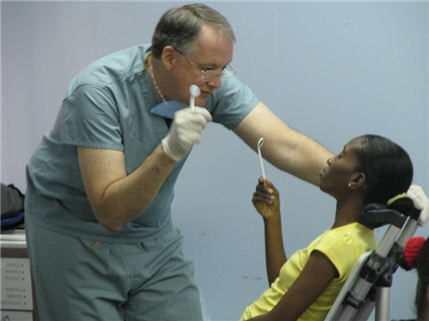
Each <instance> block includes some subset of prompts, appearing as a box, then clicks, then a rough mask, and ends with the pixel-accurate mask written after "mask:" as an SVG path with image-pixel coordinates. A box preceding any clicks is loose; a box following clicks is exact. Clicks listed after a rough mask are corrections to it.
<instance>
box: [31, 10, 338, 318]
mask: <svg viewBox="0 0 429 321" xmlns="http://www.w3.org/2000/svg"><path fill="white" fill-rule="evenodd" d="M234 41H235V36H234V32H233V30H232V28H231V26H230V25H229V23H228V21H227V20H226V19H225V18H224V17H223V16H222V15H220V14H219V13H218V12H216V11H214V10H213V9H211V8H209V7H207V6H204V5H200V4H193V5H187V6H183V7H181V8H174V9H172V10H170V11H168V12H167V13H165V14H164V16H163V17H162V18H161V20H160V22H159V23H158V25H157V27H156V30H155V33H154V36H153V39H152V44H148V45H140V46H136V47H132V48H129V49H125V50H122V51H119V52H117V53H114V54H111V55H109V56H107V57H104V58H102V59H99V60H97V61H95V62H94V63H92V64H91V65H89V66H88V67H87V68H85V69H84V70H83V71H82V72H81V73H80V74H79V75H78V76H76V78H75V79H74V80H73V81H72V83H71V85H70V86H69V89H68V91H67V94H66V97H65V98H64V101H63V103H62V106H61V109H60V111H59V114H58V117H57V120H56V122H55V125H54V127H53V129H52V130H51V131H50V132H48V133H47V134H45V135H44V137H43V140H42V142H41V143H40V145H39V146H38V147H37V149H36V151H35V152H34V154H33V156H32V158H31V160H30V162H29V163H28V166H27V182H28V183H27V184H28V189H27V193H26V214H27V219H26V223H27V227H26V231H27V241H28V249H29V254H30V260H31V266H32V271H33V274H34V279H35V285H36V293H37V298H38V301H39V313H40V319H41V320H44V321H49V320H52V321H58V320H67V321H71V320H100V321H101V320H103V321H107V320H174V321H179V320H186V321H191V320H202V313H201V307H200V300H199V292H198V288H197V286H196V284H195V282H194V280H193V270H194V267H193V264H192V262H190V261H189V260H188V259H187V258H186V257H185V256H184V255H183V253H182V244H183V236H182V235H181V233H180V231H179V230H178V229H177V228H176V227H174V226H173V224H172V222H171V210H170V205H171V203H172V201H173V187H174V184H175V182H176V179H177V176H178V174H179V172H180V170H181V168H182V166H183V164H184V162H185V160H186V158H187V156H188V153H189V152H190V150H191V148H192V146H193V144H194V143H196V142H198V141H200V139H201V135H202V131H203V129H204V127H205V126H206V125H207V123H208V122H210V121H214V122H217V123H221V124H223V125H224V126H225V127H226V128H228V129H230V130H233V131H234V133H236V134H237V135H238V136H239V137H240V138H241V139H242V140H243V141H244V142H245V143H247V144H248V145H249V146H251V147H252V148H255V147H256V145H257V141H258V139H259V138H260V137H264V138H265V145H264V155H265V157H266V158H267V159H268V161H270V162H271V163H272V164H274V165H275V166H277V167H278V168H280V169H282V170H284V171H287V172H289V173H291V174H292V175H295V176H297V177H299V178H301V179H304V180H306V181H308V182H310V183H313V184H316V185H318V183H319V176H318V173H319V171H320V169H321V168H323V166H324V164H325V162H326V159H328V158H329V157H330V156H331V155H332V154H331V153H330V152H329V151H327V150H326V149H325V148H323V147H322V146H320V145H319V144H317V143H316V142H314V141H312V140H311V139H309V138H307V137H305V136H304V135H302V134H300V133H298V132H296V131H294V130H292V129H291V128H289V127H288V126H287V125H285V124H284V123H283V122H282V121H280V120H279V119H278V118H277V117H276V116H275V115H274V114H273V113H272V112H271V111H270V110H269V109H268V108H267V107H266V106H265V105H264V104H263V103H262V102H261V101H260V100H259V99H258V98H257V97H256V96H255V95H254V94H253V93H252V91H251V90H250V89H249V88H248V87H247V86H246V85H245V84H243V83H242V82H241V81H240V80H239V79H238V78H237V77H236V76H235V75H234V71H233V69H232V67H230V66H229V63H230V62H231V60H232V55H233V44H234ZM192 84H195V85H197V86H198V87H199V89H200V91H201V94H200V95H199V96H198V97H197V98H196V100H195V105H196V106H203V107H196V108H194V109H192V108H189V107H187V105H188V104H189V100H190V93H189V87H190V86H191V85H192ZM174 112H175V113H174Z"/></svg>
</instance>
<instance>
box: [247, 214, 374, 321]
mask: <svg viewBox="0 0 429 321" xmlns="http://www.w3.org/2000/svg"><path fill="white" fill-rule="evenodd" d="M375 246H376V242H375V238H374V233H373V231H372V230H371V229H368V228H367V227H365V226H363V225H362V224H360V223H352V224H348V225H345V226H341V227H338V228H335V229H332V230H328V231H325V233H323V234H322V235H320V236H319V237H318V238H316V239H315V240H314V241H313V242H311V244H310V245H309V246H308V247H307V248H306V249H303V250H299V251H298V252H296V253H295V254H293V255H292V256H291V258H290V259H289V260H288V261H286V263H285V264H284V265H283V267H282V268H281V270H280V275H279V277H278V278H277V279H276V280H275V281H274V282H273V284H272V285H271V287H270V288H269V289H268V290H267V291H265V292H264V293H263V294H262V296H261V297H260V298H259V299H258V300H257V301H256V302H254V303H253V304H252V305H250V306H248V307H247V308H246V310H245V311H244V313H243V315H242V316H241V319H240V321H244V320H248V319H251V318H254V317H256V316H258V315H261V314H266V313H268V312H270V311H271V310H272V309H273V308H274V306H276V304H277V303H278V302H279V301H280V299H281V298H282V297H283V295H284V294H285V293H286V291H287V290H288V289H289V288H290V287H291V285H292V284H293V283H294V282H295V280H296V279H297V278H298V276H299V275H300V273H301V271H302V270H303V269H304V266H305V264H306V263H307V261H308V258H309V257H310V254H311V252H312V251H314V250H317V251H319V252H322V253H323V254H325V255H326V256H327V257H328V259H329V260H330V261H331V262H332V264H334V266H335V267H336V269H337V271H338V274H339V277H338V278H336V279H334V280H333V281H332V282H331V283H330V284H329V285H328V287H327V288H326V290H325V291H324V292H323V293H322V294H321V295H320V297H319V298H317V300H316V301H315V302H313V304H312V305H311V306H310V307H309V308H308V309H307V310H306V311H305V312H304V313H303V314H302V315H301V317H300V318H299V319H298V320H300V321H304V320H309V321H316V320H324V319H325V317H326V315H327V314H328V312H329V310H330V308H331V307H332V305H333V304H334V301H335V299H336V297H337V295H338V293H339V292H340V291H341V288H342V286H343V284H344V283H345V281H346V280H347V277H348V276H349V274H350V273H351V271H352V270H353V267H354V265H355V264H356V261H357V260H358V259H359V257H360V256H361V254H363V253H365V252H367V251H369V250H373V249H375Z"/></svg>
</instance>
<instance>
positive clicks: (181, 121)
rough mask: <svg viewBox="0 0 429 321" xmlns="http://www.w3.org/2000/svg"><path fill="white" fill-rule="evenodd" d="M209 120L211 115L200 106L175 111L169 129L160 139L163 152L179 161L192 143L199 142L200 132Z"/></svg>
mask: <svg viewBox="0 0 429 321" xmlns="http://www.w3.org/2000/svg"><path fill="white" fill-rule="evenodd" d="M211 120H212V115H210V113H209V112H208V110H207V109H205V108H201V107H195V109H191V108H185V109H182V110H180V111H178V112H176V113H175V114H174V120H173V124H172V125H171V128H170V131H169V133H168V134H167V136H165V138H164V139H163V140H162V147H163V148H164V151H165V153H166V154H167V155H168V156H170V157H171V158H172V159H173V160H175V161H176V162H177V161H179V160H180V159H181V158H182V157H183V156H185V155H186V154H187V153H189V151H190V150H191V148H192V145H193V144H194V143H198V142H200V140H201V132H202V131H203V129H204V127H206V125H207V123H208V122H209V121H211Z"/></svg>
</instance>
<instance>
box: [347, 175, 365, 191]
mask: <svg viewBox="0 0 429 321" xmlns="http://www.w3.org/2000/svg"><path fill="white" fill-rule="evenodd" d="M365 181H366V176H365V174H364V173H355V174H353V176H352V179H351V181H350V185H349V187H350V188H352V189H358V188H360V187H361V186H362V185H363V184H364V183H365Z"/></svg>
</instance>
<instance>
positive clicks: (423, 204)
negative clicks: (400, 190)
mask: <svg viewBox="0 0 429 321" xmlns="http://www.w3.org/2000/svg"><path fill="white" fill-rule="evenodd" d="M407 195H408V197H409V198H411V199H412V200H413V202H414V206H415V208H417V209H418V210H421V212H420V217H419V225H420V226H424V225H425V224H426V223H427V222H428V220H429V199H428V198H427V196H426V194H425V192H424V191H423V189H422V188H421V187H420V186H418V185H411V186H410V188H409V189H408V192H407Z"/></svg>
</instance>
